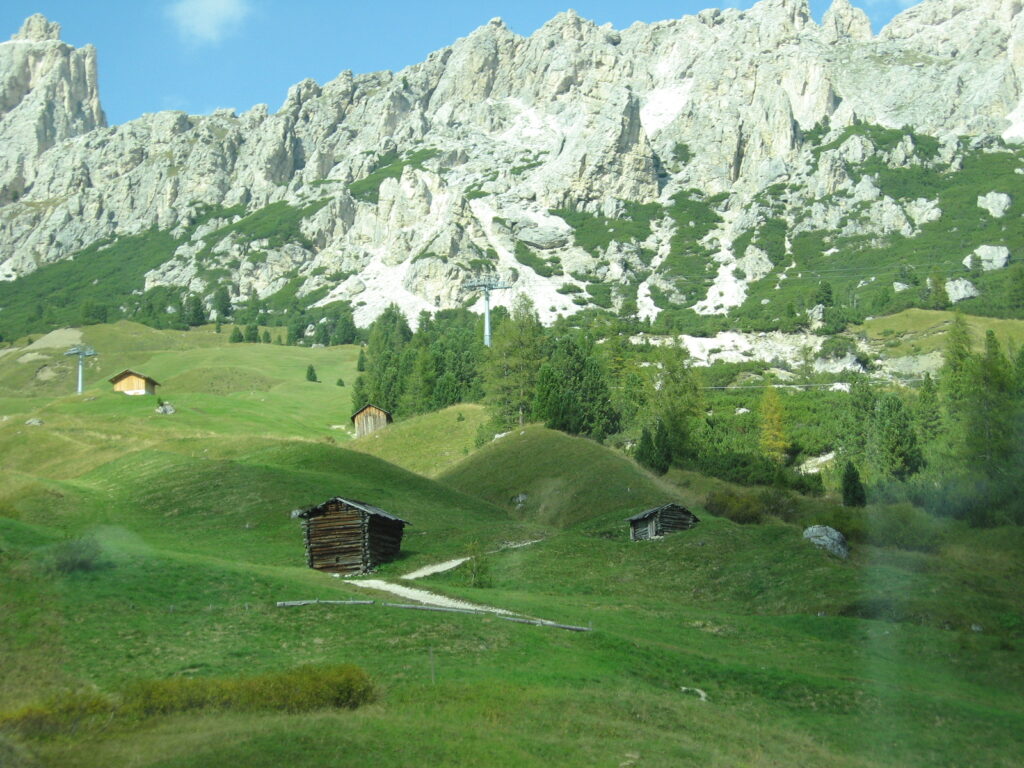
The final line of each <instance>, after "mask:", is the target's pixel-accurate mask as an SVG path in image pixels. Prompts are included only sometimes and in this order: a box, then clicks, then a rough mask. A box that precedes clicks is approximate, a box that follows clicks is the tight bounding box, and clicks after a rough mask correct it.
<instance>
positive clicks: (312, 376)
mask: <svg viewBox="0 0 1024 768" xmlns="http://www.w3.org/2000/svg"><path fill="white" fill-rule="evenodd" d="M306 381H319V379H318V378H317V377H316V368H314V367H313V364H312V363H310V364H309V366H307V368H306Z"/></svg>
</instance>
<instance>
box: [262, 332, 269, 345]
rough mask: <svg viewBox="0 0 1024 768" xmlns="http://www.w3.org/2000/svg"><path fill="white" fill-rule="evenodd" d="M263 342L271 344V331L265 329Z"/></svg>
mask: <svg viewBox="0 0 1024 768" xmlns="http://www.w3.org/2000/svg"><path fill="white" fill-rule="evenodd" d="M263 343H264V344H269V343H270V331H263Z"/></svg>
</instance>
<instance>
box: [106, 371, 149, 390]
mask: <svg viewBox="0 0 1024 768" xmlns="http://www.w3.org/2000/svg"><path fill="white" fill-rule="evenodd" d="M110 383H111V384H113V385H114V391H115V392H124V393H125V394H126V395H155V394H156V388H157V387H159V386H160V383H159V382H158V381H157V380H156V379H152V378H150V377H149V376H147V375H146V374H144V373H138V372H137V371H132V370H124V371H121V372H120V373H119V374H117V375H116V376H114V377H112V378H111V379H110Z"/></svg>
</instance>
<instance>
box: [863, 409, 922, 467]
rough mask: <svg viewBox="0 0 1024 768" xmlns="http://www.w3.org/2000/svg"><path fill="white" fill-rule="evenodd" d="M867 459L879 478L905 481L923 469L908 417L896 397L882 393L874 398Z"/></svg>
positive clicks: (918, 448) (919, 450)
mask: <svg viewBox="0 0 1024 768" xmlns="http://www.w3.org/2000/svg"><path fill="white" fill-rule="evenodd" d="M868 456H869V458H870V460H871V463H872V465H873V467H874V469H875V471H876V472H878V474H879V475H881V476H882V477H894V478H896V479H897V480H906V479H907V478H908V477H909V476H910V475H912V474H914V473H915V472H917V471H918V470H920V469H921V467H923V466H924V458H923V457H922V455H921V448H920V446H919V445H918V442H917V434H916V433H915V432H914V428H913V425H912V424H911V421H910V415H909V413H908V412H907V409H906V408H905V407H904V405H903V401H902V400H901V399H900V398H899V397H898V396H897V395H894V394H886V395H882V396H881V397H880V398H879V399H878V403H877V405H876V406H875V414H874V419H873V420H872V424H871V432H870V436H869V439H868Z"/></svg>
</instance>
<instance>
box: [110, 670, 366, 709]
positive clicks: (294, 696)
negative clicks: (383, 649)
mask: <svg viewBox="0 0 1024 768" xmlns="http://www.w3.org/2000/svg"><path fill="white" fill-rule="evenodd" d="M373 695H374V693H373V685H372V684H371V682H370V678H369V677H368V676H367V674H366V672H364V671H363V670H362V669H360V668H359V667H356V666H352V665H349V664H346V665H339V666H332V667H317V666H312V665H306V666H302V667H297V668H296V669H292V670H289V671H287V672H272V673H269V674H265V675H256V676H253V677H235V678H232V677H207V678H202V677H200V678H172V679H169V680H139V681H136V682H134V683H132V684H131V685H130V686H129V687H128V688H127V689H126V690H125V691H124V694H123V697H122V698H123V708H124V711H125V713H126V714H130V715H136V716H143V717H144V716H151V715H163V714H169V713H172V712H185V711H188V710H195V709H231V710H239V711H260V710H276V711H283V712H308V711H311V710H315V709H327V708H348V709H354V708H355V707H358V706H360V705H361V704H365V703H367V702H369V701H371V700H372V699H373Z"/></svg>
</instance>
